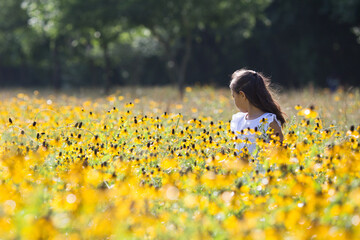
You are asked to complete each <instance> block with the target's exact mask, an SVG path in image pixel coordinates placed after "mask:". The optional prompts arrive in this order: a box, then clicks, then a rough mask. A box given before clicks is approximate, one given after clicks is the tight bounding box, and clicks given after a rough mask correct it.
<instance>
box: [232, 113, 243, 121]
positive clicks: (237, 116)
mask: <svg viewBox="0 0 360 240" xmlns="http://www.w3.org/2000/svg"><path fill="white" fill-rule="evenodd" d="M245 115H246V113H244V112H238V113H235V114H233V115H232V120H237V119H241V118H243V117H245Z"/></svg>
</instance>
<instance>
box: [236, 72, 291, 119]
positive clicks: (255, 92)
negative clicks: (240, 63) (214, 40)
mask: <svg viewBox="0 0 360 240" xmlns="http://www.w3.org/2000/svg"><path fill="white" fill-rule="evenodd" d="M269 85H270V79H268V78H266V77H265V76H263V75H262V74H261V73H257V72H255V71H252V70H247V69H240V70H237V71H235V72H234V73H233V74H232V76H231V82H230V89H231V92H232V95H233V97H234V98H235V97H236V98H240V99H246V100H247V101H249V103H250V104H252V105H253V106H254V107H256V108H258V109H260V110H262V111H264V112H270V113H274V114H275V115H276V117H277V119H278V120H279V121H280V122H281V124H282V125H283V124H284V123H285V118H284V114H283V113H282V111H281V109H280V106H279V104H277V103H276V101H275V100H274V99H273V96H272V95H273V94H272V91H271V88H270V86H269ZM238 102H239V103H238V104H237V107H238V108H239V109H240V111H244V108H245V106H244V105H243V101H241V100H240V101H238Z"/></svg>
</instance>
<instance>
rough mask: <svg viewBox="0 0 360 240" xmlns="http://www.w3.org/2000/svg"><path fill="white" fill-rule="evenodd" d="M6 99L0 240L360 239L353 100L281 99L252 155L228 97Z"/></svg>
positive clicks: (287, 94)
mask: <svg viewBox="0 0 360 240" xmlns="http://www.w3.org/2000/svg"><path fill="white" fill-rule="evenodd" d="M0 99H1V104H0V111H1V117H0V121H1V125H0V132H1V142H0V156H1V158H0V239H187V240H188V239H284V238H285V239H360V147H359V141H360V140H359V132H360V125H359V124H360V92H359V90H358V89H346V90H343V89H340V90H338V91H337V92H335V93H331V92H330V91H329V90H326V89H325V90H316V89H307V90H303V91H302V90H299V91H283V93H280V94H279V96H278V100H279V103H280V104H281V106H282V108H283V111H284V112H285V113H286V114H287V124H286V125H285V127H284V129H283V133H284V135H285V140H284V142H283V143H282V144H280V143H279V142H278V141H276V137H274V139H273V140H270V141H265V140H261V139H259V141H258V145H259V148H258V149H257V150H256V154H255V156H249V155H247V154H246V151H245V152H244V153H242V154H238V153H236V152H235V151H234V143H235V142H238V141H239V140H238V139H237V138H236V137H235V134H234V133H232V132H231V131H230V124H229V121H230V120H231V116H232V114H234V113H236V111H237V110H236V108H235V106H234V104H233V101H232V99H231V94H230V90H229V89H214V88H211V87H201V88H200V87H194V88H190V87H188V88H186V93H185V97H184V99H183V101H181V100H180V99H179V98H178V93H177V92H176V91H175V90H174V89H172V88H138V89H135V88H124V89H118V90H114V94H112V95H109V96H102V95H101V94H99V93H97V92H95V91H94V90H93V91H77V92H73V93H71V92H68V93H67V95H65V94H62V93H57V94H55V93H52V92H49V91H45V90H44V91H42V90H39V91H33V90H31V91H30V90H8V91H5V90H3V91H2V92H1V96H0ZM250 131H254V130H250Z"/></svg>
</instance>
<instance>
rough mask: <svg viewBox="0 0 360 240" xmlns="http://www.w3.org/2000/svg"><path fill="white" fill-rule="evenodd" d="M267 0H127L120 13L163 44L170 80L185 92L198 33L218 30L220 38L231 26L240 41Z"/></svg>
mask: <svg viewBox="0 0 360 240" xmlns="http://www.w3.org/2000/svg"><path fill="white" fill-rule="evenodd" d="M268 3H269V1H268V0H257V1H246V0H237V1H236V0H222V1H219V0H197V1H193V0H183V1H178V0H147V1H141V0H128V1H125V2H123V5H122V9H121V12H122V14H123V15H124V16H126V18H127V20H128V22H129V24H131V25H133V26H138V25H142V26H145V27H146V28H148V29H149V30H150V31H151V34H152V35H153V36H154V37H156V38H157V39H158V41H159V42H160V43H161V44H162V46H163V54H164V57H165V60H166V63H167V67H168V70H169V76H170V79H172V82H173V83H176V84H177V86H178V89H179V92H180V96H181V98H182V97H183V95H184V88H185V81H186V74H187V68H188V64H189V61H190V58H191V55H192V47H193V44H194V41H195V40H196V37H200V35H198V34H197V33H198V32H199V31H204V30H211V29H212V30H215V31H216V32H217V33H218V34H219V35H220V38H221V32H222V31H223V29H228V30H229V29H231V31H227V32H232V33H233V36H236V37H238V38H239V40H241V39H242V38H244V37H246V35H250V32H251V29H252V27H254V25H255V22H256V19H257V18H258V17H259V16H260V15H261V13H262V10H263V9H264V8H265V7H266V6H267V5H268Z"/></svg>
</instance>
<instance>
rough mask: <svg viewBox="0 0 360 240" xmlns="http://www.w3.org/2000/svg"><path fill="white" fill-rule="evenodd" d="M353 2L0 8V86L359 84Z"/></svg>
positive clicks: (95, 0)
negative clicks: (259, 80)
mask: <svg viewBox="0 0 360 240" xmlns="http://www.w3.org/2000/svg"><path fill="white" fill-rule="evenodd" d="M359 57H360V0H343V1H337V0H315V1H314V0H294V1H287V0H273V1H270V0H256V1H246V0H197V1H194V0H183V1H180V0H147V1H141V0H122V1H118V0H88V1H82V0H46V1H40V0H2V1H0V84H1V85H2V86H24V87H26V86H44V87H45V86H47V87H48V86H52V87H54V88H55V89H61V88H68V87H79V86H94V87H95V86H96V87H98V86H101V87H103V88H104V89H105V90H106V91H109V90H110V89H111V87H112V86H114V85H131V84H132V85H161V84H174V85H177V86H178V88H179V90H180V92H181V93H182V92H183V89H184V87H185V85H188V84H190V85H191V84H213V85H219V86H224V85H227V84H228V81H229V76H230V74H231V73H232V72H233V71H234V70H236V69H237V68H240V67H248V68H251V69H255V70H258V71H262V72H264V73H265V74H267V75H270V76H271V77H272V79H273V81H275V82H277V83H279V84H281V85H283V86H290V87H298V86H304V85H307V84H309V83H313V84H315V85H319V86H326V85H327V84H329V82H328V80H329V79H339V81H340V83H341V84H349V85H359V82H360V81H359V77H360V74H359V72H358V69H357V68H358V61H359Z"/></svg>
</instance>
